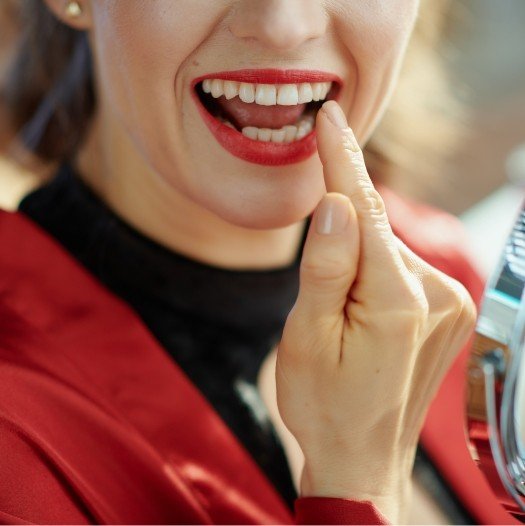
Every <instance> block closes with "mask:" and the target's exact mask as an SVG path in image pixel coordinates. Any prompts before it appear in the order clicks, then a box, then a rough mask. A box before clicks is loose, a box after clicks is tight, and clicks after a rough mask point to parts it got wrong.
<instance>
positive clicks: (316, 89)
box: [312, 82, 324, 100]
mask: <svg viewBox="0 0 525 526" xmlns="http://www.w3.org/2000/svg"><path fill="white" fill-rule="evenodd" d="M323 91H324V90H323V83H322V82H314V83H313V84H312V92H313V98H314V100H320V99H321V96H322V94H323Z"/></svg>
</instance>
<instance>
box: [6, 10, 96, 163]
mask: <svg viewBox="0 0 525 526" xmlns="http://www.w3.org/2000/svg"><path fill="white" fill-rule="evenodd" d="M20 17H21V24H22V28H23V29H22V31H23V32H22V35H21V36H20V43H19V49H18V53H17V54H16V57H15V60H14V61H13V63H12V65H11V67H10V69H9V71H8V75H7V79H6V86H5V100H6V104H7V106H8V108H9V114H10V121H11V126H12V127H13V129H14V130H18V132H19V139H20V140H21V142H22V144H23V145H24V146H25V147H26V148H28V149H29V150H30V151H32V152H34V153H35V154H36V155H37V156H38V157H40V158H41V159H43V160H45V161H56V160H62V159H66V158H70V157H72V156H73V154H74V152H75V151H76V149H77V147H78V146H79V145H80V144H81V143H82V140H83V138H84V135H85V133H86V131H87V128H88V124H89V120H90V117H91V115H92V113H93V110H94V108H95V103H96V102H95V92H94V88H93V80H92V79H93V74H92V60H91V52H90V48H89V43H88V39H87V34H86V33H85V32H83V31H76V30H74V29H72V28H70V27H69V26H67V25H65V24H63V23H61V22H60V21H59V20H58V19H57V18H56V17H55V16H53V14H52V13H51V12H50V11H49V9H48V8H47V6H46V5H45V3H44V2H42V1H41V0H23V2H22V5H21V12H20Z"/></svg>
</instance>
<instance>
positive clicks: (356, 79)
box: [86, 0, 419, 228]
mask: <svg viewBox="0 0 525 526" xmlns="http://www.w3.org/2000/svg"><path fill="white" fill-rule="evenodd" d="M418 3H419V0H122V1H115V0H90V2H89V4H88V8H89V9H88V12H89V22H88V23H87V26H86V29H87V30H88V31H89V32H90V41H91V45H92V47H93V52H94V56H95V64H96V66H95V67H96V76H97V79H98V90H99V93H98V97H99V101H100V102H101V103H102V104H101V108H102V111H104V112H106V115H105V118H106V119H107V118H109V119H112V120H114V121H115V122H116V123H117V125H118V126H120V127H121V128H122V129H123V130H125V132H126V133H127V134H129V137H130V138H131V139H132V142H133V144H134V145H135V147H136V148H137V149H138V151H139V152H140V153H141V154H142V157H143V158H144V160H145V162H146V163H147V165H148V166H149V167H150V168H153V172H154V173H156V174H157V175H158V176H160V177H162V178H163V179H164V180H165V181H166V182H167V183H168V184H169V185H170V186H171V187H173V188H174V189H175V190H177V191H178V192H180V193H182V194H183V195H184V196H185V197H187V198H189V199H191V200H192V201H193V202H195V203H197V204H199V205H200V206H202V207H205V208H206V209H207V210H209V211H211V212H214V213H215V214H217V215H219V216H220V217H222V218H223V219H225V220H227V221H228V222H231V223H233V224H236V225H239V226H244V227H249V228H274V227H281V226H286V225H289V224H291V223H293V222H297V221H299V220H301V219H303V218H304V217H306V215H308V214H309V213H310V212H311V211H312V210H313V209H314V207H315V205H316V204H317V203H318V201H319V199H320V198H321V197H322V194H323V193H324V192H325V186H324V182H323V175H322V166H321V163H320V161H319V158H318V156H317V154H316V150H315V132H314V133H310V134H308V128H307V125H306V124H304V123H303V124H302V127H303V131H302V132H301V133H302V134H304V133H306V136H305V137H303V139H298V138H297V136H296V138H295V139H293V138H292V135H293V133H292V132H293V129H292V128H290V127H289V128H285V129H284V132H281V134H277V135H276V136H275V140H279V139H281V140H282V139H283V134H284V135H285V139H284V140H285V141H291V142H282V143H280V144H279V143H274V142H272V140H270V142H265V141H263V140H261V141H259V139H257V140H256V141H255V140H254V139H253V138H252V139H250V138H248V137H246V136H245V135H243V133H242V129H243V128H246V127H248V128H252V130H251V133H254V130H253V128H273V129H278V128H284V126H292V125H294V123H296V124H297V123H300V122H301V120H303V121H305V120H307V119H302V116H304V115H307V114H309V113H311V112H312V111H313V112H315V110H316V107H315V106H316V105H315V102H311V103H306V102H305V103H302V104H304V106H299V103H300V102H301V101H303V100H308V97H310V98H311V97H312V95H315V92H316V90H319V92H318V95H320V96H321V97H322V96H323V90H322V89H321V88H320V87H317V88H315V86H312V82H314V81H316V80H317V81H319V80H320V81H323V82H330V80H332V85H331V86H332V87H333V89H332V91H331V92H330V93H329V94H328V97H329V98H332V97H334V96H336V97H337V100H338V101H339V104H340V105H341V106H342V108H343V109H344V111H345V112H346V113H347V116H348V119H349V122H350V125H351V126H352V128H353V129H354V131H355V133H356V135H357V137H358V138H359V139H360V141H361V142H362V143H363V142H364V141H366V140H367V138H368V137H369V135H370V133H371V132H372V130H373V128H374V126H375V124H376V123H377V121H378V119H379V118H380V116H381V114H382V112H383V109H384V105H385V103H386V101H387V99H388V96H389V94H390V92H391V90H392V88H393V86H394V83H395V80H396V76H397V72H398V68H399V65H400V61H401V59H402V55H403V53H404V49H405V46H406V43H407V40H408V38H409V35H410V32H411V30H412V26H413V23H414V20H415V17H416V13H417V8H418ZM248 69H249V70H261V69H264V70H268V69H273V70H280V71H281V72H283V71H286V70H302V71H301V72H300V74H302V76H299V77H297V76H296V77H279V76H274V77H273V78H272V76H271V75H268V71H267V72H266V73H265V72H262V73H261V74H260V75H258V76H257V72H256V71H255V72H252V73H255V76H253V75H252V76H250V75H249V74H248V76H246V72H245V71H243V72H241V71H240V70H248ZM312 70H314V71H316V72H321V73H322V75H326V76H325V77H323V76H321V77H313V76H309V72H311V71H312ZM224 72H230V73H229V74H226V75H222V74H224ZM236 72H237V73H236ZM203 77H204V78H208V79H210V80H208V82H207V85H206V86H205V85H204V84H203V83H202V82H199V84H197V86H195V87H194V83H195V81H196V80H197V79H201V80H202V78H203ZM221 78H222V79H223V81H224V79H225V78H228V79H229V81H230V82H229V83H228V90H230V91H229V92H228V93H229V96H230V97H231V98H228V99H227V98H226V96H224V95H223V96H221V97H217V98H215V97H213V94H215V95H218V94H219V93H220V89H221V87H222V88H223V89H226V85H225V84H224V83H223V82H215V83H213V82H211V80H212V79H221ZM242 81H244V82H242ZM298 81H300V82H299V83H298ZM241 82H242V84H241ZM260 84H267V85H268V86H269V87H266V88H264V87H263V88H261V87H258V85H260ZM286 84H292V86H284V88H283V85H286ZM325 85H328V84H325ZM301 86H302V87H301ZM321 86H322V85H321ZM310 87H312V88H313V90H312V91H313V93H312V92H310ZM239 88H240V89H241V91H242V96H240V95H236V93H240V92H238V91H235V90H236V89H239ZM297 88H299V89H297ZM210 89H212V93H211V94H204V91H206V90H208V91H209V90H210ZM252 90H253V91H252ZM281 90H283V93H282V95H281V99H280V101H281V102H282V103H287V104H279V103H278V102H279V98H278V97H279V93H280V91H281ZM294 90H295V91H294ZM198 93H200V96H198V95H197V94H198ZM272 93H274V95H273V96H274V97H277V100H275V101H274V100H272ZM254 96H255V97H256V100H255V101H254V102H250V100H251V99H250V97H251V98H253V97H254ZM267 97H268V98H267ZM288 97H290V98H288ZM296 97H301V100H299V99H297V100H296ZM302 97H304V98H302ZM201 98H202V100H203V101H206V102H205V103H204V104H209V108H210V112H211V114H212V115H213V116H211V115H210V116H209V117H208V119H209V123H208V124H207V123H206V119H205V118H204V115H206V113H207V112H206V110H204V105H203V103H201V102H200V101H201ZM241 99H244V100H241ZM257 102H260V103H262V104H257ZM275 102H277V103H278V104H275ZM317 106H318V105H317ZM303 108H304V112H303V111H302V110H303ZM219 113H221V115H222V117H223V118H226V119H227V120H229V121H230V122H231V123H232V124H233V125H234V126H235V129H232V128H230V127H228V126H225V125H224V124H222V123H221V122H220V121H219V120H218V119H217V118H216V116H218V115H219ZM214 129H215V130H216V131H215V133H214V132H213V131H212V130H214ZM245 132H246V133H248V131H246V130H245ZM255 133H259V132H257V130H255ZM264 133H267V134H268V133H269V132H262V135H261V137H260V138H261V139H264V138H265V137H264ZM301 133H300V134H299V137H300V135H301ZM286 134H288V135H286ZM252 137H253V136H252ZM257 137H259V135H258V136H257ZM266 138H267V137H266ZM299 141H300V142H299Z"/></svg>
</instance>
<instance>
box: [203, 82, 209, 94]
mask: <svg viewBox="0 0 525 526" xmlns="http://www.w3.org/2000/svg"><path fill="white" fill-rule="evenodd" d="M202 91H204V93H211V79H204V80H203V81H202Z"/></svg>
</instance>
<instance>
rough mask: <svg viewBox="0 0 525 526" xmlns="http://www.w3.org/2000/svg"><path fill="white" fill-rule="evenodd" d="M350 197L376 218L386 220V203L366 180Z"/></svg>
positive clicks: (359, 184)
mask: <svg viewBox="0 0 525 526" xmlns="http://www.w3.org/2000/svg"><path fill="white" fill-rule="evenodd" d="M367 177H368V176H367ZM350 197H351V200H352V202H353V203H356V204H357V205H358V206H359V208H361V209H365V210H367V211H368V212H369V213H370V214H372V215H373V216H375V217H378V218H382V219H386V207H385V202H384V200H383V198H382V197H381V195H380V194H379V192H378V191H377V190H376V189H375V188H374V186H373V185H372V184H371V183H370V182H368V181H366V180H365V181H362V182H361V183H358V188H357V189H356V190H355V191H354V192H352V195H351V196H350Z"/></svg>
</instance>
